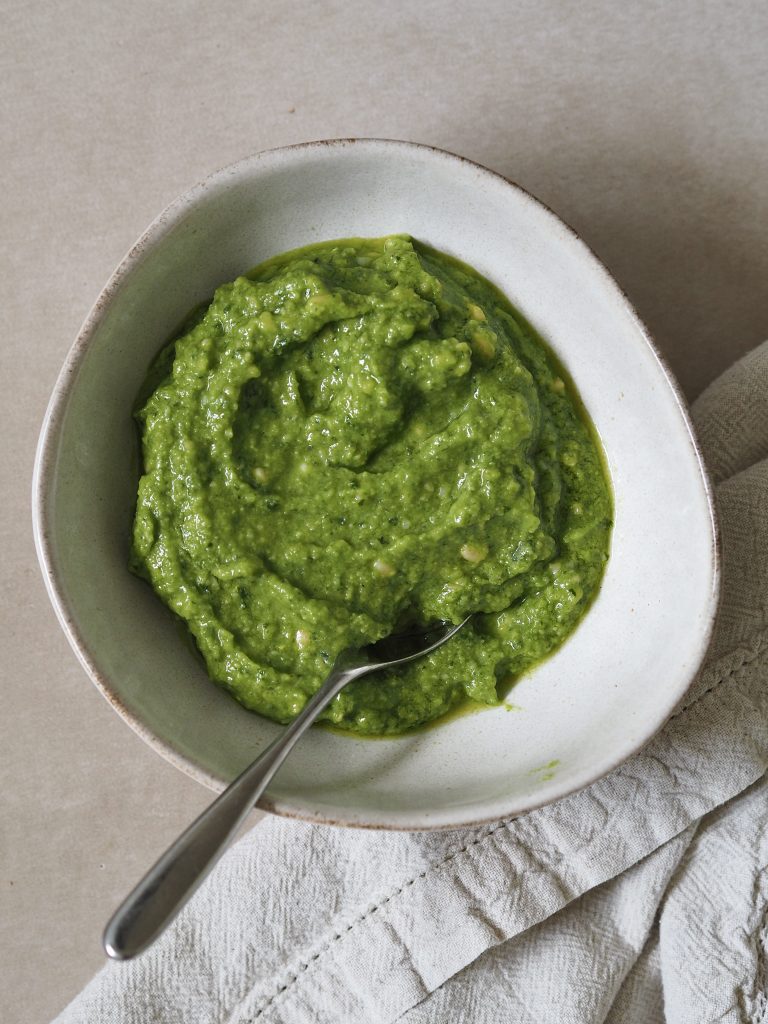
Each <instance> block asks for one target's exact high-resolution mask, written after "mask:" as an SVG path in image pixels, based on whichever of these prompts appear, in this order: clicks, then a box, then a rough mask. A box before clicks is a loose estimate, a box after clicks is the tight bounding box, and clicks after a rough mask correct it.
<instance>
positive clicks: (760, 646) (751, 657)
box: [232, 632, 768, 1024]
mask: <svg viewBox="0 0 768 1024" xmlns="http://www.w3.org/2000/svg"><path fill="white" fill-rule="evenodd" d="M767 648H768V634H767V633H765V632H762V633H761V634H760V635H759V636H758V637H757V642H756V644H755V646H754V647H753V648H752V649H751V650H749V651H746V652H743V653H742V657H741V659H740V660H739V661H738V662H737V664H736V665H734V666H732V667H731V668H730V669H729V670H728V671H727V672H726V673H725V674H724V675H722V676H719V677H718V678H717V679H716V680H715V682H713V683H712V685H711V686H708V687H707V689H706V690H703V691H702V692H701V693H700V694H698V695H697V696H696V698H695V699H694V700H693V701H691V703H690V704H687V705H685V707H683V708H681V709H680V710H679V711H676V712H675V713H674V714H673V715H670V717H669V718H668V719H667V722H670V721H672V720H673V719H675V718H679V717H680V715H682V714H685V713H686V712H688V711H690V710H691V709H692V708H694V707H696V706H697V705H698V704H699V703H700V702H701V701H702V700H703V699H704V698H705V697H707V696H709V694H711V693H712V692H713V691H714V690H716V689H718V687H719V686H721V685H722V684H723V683H726V682H728V680H730V679H732V678H733V676H735V675H737V674H738V673H739V672H741V671H742V669H744V668H746V667H747V666H748V665H751V664H752V663H753V662H754V661H757V660H758V659H759V658H760V657H761V656H762V655H763V654H765V653H766V649H767ZM742 650H743V649H742ZM725 657H727V655H726V656H725ZM549 806H552V805H549ZM540 810H542V808H535V809H534V810H531V811H526V812H525V813H523V814H519V815H517V817H515V818H511V819H508V820H506V821H499V822H497V823H495V824H494V825H492V826H490V827H489V828H487V829H486V830H485V831H484V832H483V833H482V834H481V835H479V836H476V837H475V838H474V839H471V840H470V841H469V842H467V843H465V844H464V845H463V846H460V847H459V848H458V849H457V850H453V851H452V852H451V853H449V854H447V855H446V856H445V857H443V858H442V859H441V860H439V861H435V863H434V864H429V865H428V866H427V867H426V868H424V870H423V871H421V872H419V874H418V875H414V876H413V877H412V878H409V879H408V880H407V881H405V882H403V884H402V885H400V886H399V887H398V888H397V889H395V890H393V891H392V892H391V893H389V895H388V896H386V897H384V899H382V900H380V901H379V902H378V903H375V904H374V905H373V906H372V907H369V908H368V909H367V910H364V911H363V912H362V914H359V915H358V916H357V917H356V918H355V919H354V920H353V921H351V922H350V923H349V924H348V925H347V926H346V927H345V928H342V929H341V930H340V931H337V932H334V934H333V935H331V937H330V938H329V939H327V940H326V942H325V943H324V944H323V946H322V947H321V948H320V949H319V950H318V951H317V952H316V953H314V954H313V955H312V956H310V957H307V959H306V960H304V961H302V962H300V963H299V965H298V968H297V969H296V971H295V973H293V972H290V973H287V976H286V981H285V984H283V985H280V986H279V987H278V988H277V989H276V990H275V992H273V994H272V995H271V996H269V998H268V999H267V1000H266V1002H264V1003H262V1005H261V1006H260V1007H259V1008H258V1009H257V1010H256V1011H255V1013H253V1015H252V1016H251V1015H249V1016H248V1018H247V1020H245V1021H244V1022H243V1024H254V1022H255V1021H256V1020H257V1019H258V1018H259V1017H261V1016H262V1014H263V1013H264V1011H265V1010H268V1009H269V1008H270V1006H272V1004H273V1003H274V1002H275V1000H276V999H278V997H280V996H281V995H283V993H285V992H286V991H287V990H288V989H289V988H291V987H292V986H293V985H294V984H295V983H296V982H297V981H298V980H299V978H300V977H301V976H302V975H304V974H305V973H306V971H307V970H308V969H309V968H310V967H311V966H312V965H314V964H315V963H317V961H318V960H319V959H320V957H322V956H323V955H324V954H325V953H327V952H328V950H330V949H331V948H332V946H333V945H334V943H335V942H337V941H338V940H340V939H342V938H343V937H344V936H346V935H347V934H349V932H351V931H352V929H353V928H355V927H357V925H359V924H362V923H363V922H364V921H366V920H367V919H368V918H369V917H371V916H372V915H373V914H375V913H376V911H377V910H380V909H381V908H382V907H384V906H386V904H387V903H389V902H390V901H391V900H393V899H394V898H395V897H397V896H399V895H400V894H401V893H403V892H404V891H405V890H406V889H407V888H409V887H410V886H412V885H414V884H415V883H416V882H418V881H419V880H421V879H423V878H426V876H427V875H429V874H431V873H432V872H433V871H436V870H439V869H441V868H443V867H444V866H445V865H446V864H448V863H450V862H451V861H453V860H455V859H456V858H457V857H458V856H460V855H461V854H462V853H466V852H467V851H468V850H469V849H471V848H472V847H473V846H478V845H479V844H480V843H484V842H485V841H486V839H489V838H490V837H491V836H492V835H493V834H494V833H495V832H497V831H499V830H500V829H502V828H508V827H509V825H510V824H512V822H515V823H517V822H518V821H521V820H522V819H524V818H527V817H529V816H530V815H531V814H534V813H536V811H540ZM232 1020H234V1018H232ZM756 1024H768V1020H766V1014H765V1012H763V1016H762V1018H761V1019H760V1020H759V1021H757V1022H756Z"/></svg>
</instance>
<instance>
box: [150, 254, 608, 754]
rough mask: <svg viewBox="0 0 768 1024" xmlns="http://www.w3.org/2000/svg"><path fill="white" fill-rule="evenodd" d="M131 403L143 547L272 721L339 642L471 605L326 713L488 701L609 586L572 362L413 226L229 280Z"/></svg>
mask: <svg viewBox="0 0 768 1024" xmlns="http://www.w3.org/2000/svg"><path fill="white" fill-rule="evenodd" d="M136 416H137V419H138V422H139V425H140V428H141V433H142V442H143V457H144V475H143V476H142V478H141V480H140V483H139V493H138V502H137V509H136V520H135V524H134V532H133V555H132V568H133V569H134V571H136V572H137V573H139V574H141V575H143V576H144V577H146V578H147V579H148V580H149V581H150V583H151V584H152V586H153V588H154V589H155V591H156V592H157V594H158V595H159V596H160V598H161V599H162V600H163V601H164V602H165V604H167V605H168V607H169V608H171V609H172V610H173V611H174V612H175V613H176V614H177V615H179V616H180V617H181V618H182V619H184V620H185V621H186V623H187V625H188V627H189V629H190V630H191V632H192V634H193V635H194V637H195V640H196V642H197V646H198V647H199V649H200V651H201V652H202V655H203V657H204V658H205V661H206V665H207V668H208V672H209V674H210V676H211V678H212V679H213V680H215V681H216V682H218V683H221V684H222V685H223V686H225V687H227V689H228V690H229V691H230V692H231V693H232V694H233V695H234V696H235V697H236V698H237V699H238V700H239V701H240V702H241V703H242V704H244V705H245V707H247V708H249V709H250V710H252V711H257V712H259V713H260V714H262V715H266V716H267V717H269V718H272V719H275V720H276V721H279V722H287V721H289V720H290V719H291V718H292V717H294V716H295V715H296V714H297V713H298V712H299V711H300V710H301V708H302V707H303V705H304V704H305V702H306V700H307V698H308V697H309V696H310V695H311V694H312V693H313V692H314V691H315V690H316V689H317V688H318V687H319V685H320V683H321V682H322V680H323V678H324V677H325V676H326V675H327V673H328V670H329V668H330V666H331V665H332V664H333V661H334V659H335V657H336V655H337V654H338V653H339V652H340V651H341V650H343V649H344V648H347V647H357V646H360V645H363V644H366V643H369V642H371V641H373V640H376V639H378V638H380V637H383V636H385V635H387V634H389V633H390V632H392V631H393V630H394V629H396V628H400V627H402V625H403V624H404V623H420V624H423V623H429V622H432V621H434V620H438V619H444V620H450V621H452V622H456V621H458V620H459V619H461V618H463V617H464V616H465V615H467V614H469V613H470V612H474V613H477V614H476V615H475V617H474V619H473V621H472V623H471V624H470V626H469V627H467V628H466V629H465V630H464V631H463V632H462V633H461V634H459V636H458V637H456V639H454V640H452V641H451V642H450V643H449V644H446V645H445V646H444V647H442V648H441V649H440V650H438V651H436V652H435V653H434V654H432V655H430V656H429V657H428V658H425V659H422V660H421V661H419V662H416V663H414V664H413V665H412V666H410V667H409V668H407V669H406V670H403V671H401V672H399V673H396V674H391V675H389V676H387V677H382V676H373V677H371V678H370V679H363V680H359V681H357V682H355V683H353V684H351V685H350V686H348V687H347V688H346V689H345V690H344V691H343V692H342V693H341V694H340V695H339V696H338V697H337V698H336V699H335V700H334V701H333V703H332V704H331V706H330V707H329V708H328V710H327V711H326V712H325V714H324V718H325V720H326V721H327V722H329V723H332V724H334V725H335V726H337V727H340V728H342V729H347V730H352V731H354V732H356V733H362V734H369V735H382V734H395V733H401V732H405V731H407V730H409V729H412V728H414V727H416V726H419V725H422V724H424V723H426V722H430V721H432V720H434V719H436V718H439V717H440V716H442V715H444V714H446V713H447V712H449V711H451V710H452V709H455V708H457V707H458V706H459V705H461V704H462V703H465V702H466V701H467V700H468V699H469V700H471V701H476V702H479V703H481V704H487V705H494V704H498V703H500V702H501V700H502V699H503V696H504V693H505V692H506V689H508V686H509V684H510V681H511V680H513V679H514V678H515V677H517V676H518V675H519V674H520V673H521V672H523V671H525V669H527V668H528V667H529V666H531V665H533V664H534V663H536V662H537V661H540V660H541V659H542V658H544V657H546V655H548V654H549V653H551V652H552V651H553V650H554V649H555V648H556V647H558V646H559V645H560V644H561V643H562V642H563V640H564V639H565V638H566V637H567V636H568V634H569V633H571V632H572V630H573V629H574V627H575V626H576V624H577V623H578V621H579V619H580V618H581V617H582V615H583V614H584V612H585V610H586V609H587V607H588V605H589V603H590V601H591V599H592V598H593V597H594V595H595V593H596V591H597V588H598V587H599V584H600V580H601V577H602V574H603V570H604V567H605V562H606V559H607V557H608V549H609V543H610V529H611V516H612V501H611V495H610V489H609V486H608V483H607V480H606V476H605V473H604V470H603V464H602V458H601V453H600V450H599V447H598V444H597V442H596V439H595V436H594V433H593V431H592V429H591V427H590V425H589V422H588V420H587V418H586V414H584V413H583V410H581V407H580V404H579V401H578V397H577V396H576V394H575V392H574V390H573V388H572V385H571V384H570V382H569V381H568V380H567V378H566V376H565V374H564V373H563V371H562V370H561V369H560V368H559V366H558V364H557V362H556V361H555V360H554V358H553V357H552V355H551V354H550V353H549V351H548V350H547V348H546V346H545V345H544V344H543V343H542V341H541V340H540V339H539V338H538V337H537V336H536V334H535V333H534V332H533V330H532V329H531V328H530V327H529V326H528V325H527V324H526V322H525V321H524V320H523V319H522V318H521V317H520V315H519V314H518V313H516V311H515V310H514V309H513V308H512V307H511V306H510V304H509V303H508V302H507V301H506V299H505V298H504V297H503V296H502V295H501V293H500V292H499V291H498V290H497V289H496V288H494V287H493V285H491V284H490V282H488V281H487V280H486V279H485V278H483V277H481V276H480V275H479V274H478V273H476V272H475V271H474V270H472V269H471V268H470V267H467V266H465V265H464V264H460V263H458V262H457V261H456V260H453V259H451V258H449V257H447V256H445V255H443V254H441V253H439V252H436V251H435V250H433V249H430V248H428V247H427V246H425V245H422V244H421V243H419V242H416V241H413V240H412V239H410V238H408V237H406V236H393V237H390V238H383V239H349V240H344V241H336V242H326V243H322V244H318V245H312V246H309V247H307V248H305V249H301V250H296V251H294V252H290V253H286V254H285V255H282V256H278V257H276V258H274V259H271V260H268V261H267V262H266V263H264V264H262V265H261V266H259V267H257V268H256V269H255V270H253V271H252V272H251V273H250V274H248V275H247V276H245V277H240V278H238V279H237V280H236V281H234V282H233V283H231V284H226V285H223V286H222V287H220V288H219V289H218V290H217V291H216V293H215V295H214V297H213V300H212V302H211V303H210V305H208V306H207V307H203V308H201V310H199V311H198V312H197V314H196V315H195V316H194V317H193V318H191V319H190V320H189V321H188V322H187V323H186V324H185V325H184V328H183V329H182V334H181V336H180V337H178V338H177V339H176V340H175V341H174V342H172V343H171V344H170V345H168V346H167V347H166V348H165V349H164V350H163V352H161V354H160V355H159V356H158V358H157V360H156V361H155V363H154V365H153V366H152V368H151V369H150V372H149V375H148V377H147V381H146V383H145V386H144V387H143V388H142V392H141V395H140V398H139V402H138V406H137V413H136Z"/></svg>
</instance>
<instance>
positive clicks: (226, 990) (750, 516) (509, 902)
mask: <svg viewBox="0 0 768 1024" xmlns="http://www.w3.org/2000/svg"><path fill="white" fill-rule="evenodd" d="M693 415H694V420H695V423H696V427H697V429H698V434H699V438H700V441H701V443H702V446H703V449H704V454H705V458H706V460H707V463H708V465H709V468H710V471H711V473H712V475H713V479H714V481H715V483H716V493H717V505H718V511H719V516H720V525H721V530H722V542H723V571H724V576H723V602H722V608H721V612H720V615H719V619H718V625H717V628H716V632H715V636H714V638H713V642H712V645H711V648H710V652H709V655H708V658H707V662H706V664H705V666H704V668H703V670H702V671H701V672H700V673H699V675H698V677H697V679H696V681H695V683H694V685H693V686H692V687H691V689H690V690H689V691H688V693H687V694H686V696H685V697H684V699H683V700H682V702H681V703H680V705H679V706H678V708H677V709H676V710H675V712H674V713H673V715H672V716H671V718H670V719H669V721H668V722H667V724H666V726H665V727H664V729H663V730H662V731H661V732H660V733H659V734H658V735H657V736H656V737H655V739H653V740H652V741H651V742H650V743H649V744H648V745H647V746H646V747H645V748H644V749H643V750H642V751H641V752H640V753H638V754H636V755H635V756H633V757H632V758H631V759H630V760H629V761H627V762H625V763H624V764H623V765H621V766H620V767H619V768H617V769H615V770H614V771H612V772H611V773H610V774H609V775H607V776H605V777H604V778H603V779H601V780H600V781H598V782H596V783H594V784H593V785H591V786H589V787H588V788H586V789H584V790H582V791H581V792H579V793H575V794H573V795H571V796H569V797H566V798H565V799H563V800H560V801H558V802H557V803H555V804H551V805H549V806H547V807H544V808H542V809H540V810H536V811H532V812H530V813H528V814H524V815H522V816H521V817H519V818H516V819H514V820H513V821H500V822H497V823H495V824H493V825H490V826H485V827H482V828H478V829H470V830H462V831H458V832H448V833H406V834H403V833H394V834H393V833H386V832H364V831H354V830H343V829H337V828H333V827H325V826H317V825H309V824H305V823H301V822H294V821H287V820H284V819H279V818H275V817H267V818H265V819H264V820H263V821H261V822H260V823H259V824H258V825H257V826H256V827H255V828H254V829H253V830H252V831H251V832H250V833H249V834H248V835H246V836H245V837H244V838H243V839H241V840H240V841H239V842H238V843H236V844H235V846H234V847H233V848H232V849H231V850H230V851H229V852H228V854H227V855H226V856H225V857H224V858H223V860H222V861H221V862H220V864H219V865H218V867H217V868H216V869H215V871H214V872H213V874H212V875H211V877H210V878H209V879H208V881H207V882H206V883H205V884H204V885H203V886H202V887H201V889H200V890H199V891H198V893H197V894H196V896H195V897H194V898H193V900H192V901H191V903H190V904H189V905H188V907H187V908H186V909H185V910H184V911H183V912H182V913H181V915H180V916H179V918H178V919H177V920H176V922H175V923H174V925H173V926H172V927H171V928H170V929H169V930H168V932H167V933H166V934H165V935H164V936H163V937H162V938H161V939H160V940H159V941H158V942H157V943H156V944H155V946H153V947H152V948H151V949H150V950H149V951H148V952H146V953H145V954H144V955H143V956H141V957H140V958H138V959H137V960H135V961H132V962H129V963H123V964H109V965H107V966H106V967H105V968H104V969H103V970H102V971H101V972H100V973H99V974H98V975H97V976H96V977H95V978H94V980H93V981H92V982H91V983H90V984H89V985H88V987H87V988H86V989H85V990H84V991H83V992H82V993H81V994H80V996H78V997H77V998H76V999H75V1000H74V1002H73V1003H71V1004H70V1006H69V1007H68V1008H67V1009H66V1010H65V1011H64V1012H63V1013H62V1014H61V1015H60V1017H59V1018H57V1021H58V1024H86V1022H87V1024H149V1022H162V1024H177V1022H178V1024H196V1022H201V1024H202V1022H206V1024H305V1022H306V1024H310V1022H312V1024H314V1022H322V1024H336V1022H358V1021H359V1022H365V1024H389V1022H392V1021H396V1020H398V1021H405V1022H407V1024H427V1022H434V1021H440V1022H443V1021H446V1022H447V1021H454V1020H456V1021H459V1020H461V1021H471V1022H472V1024H485V1022H488V1024H490V1022H494V1024H498V1022H502V1021H504V1022H505V1021H509V1022H515V1024H528V1022H530V1024H534V1022H535V1024H547V1022H552V1024H555V1022H557V1024H562V1022H574V1024H575V1022H578V1024H582V1022H583V1024H593V1022H594V1024H602V1022H606V1024H646V1022H647V1024H651V1022H653V1024H657V1022H658V1021H660V1020H662V1019H664V1018H666V1020H667V1021H669V1022H673V1024H684V1022H685V1024H687V1022H691V1024H694V1022H695V1024H703V1022H706V1021H715V1020H717V1021H723V1022H730V1021H733V1022H740V1024H745V1022H749V1024H768V914H767V908H768V872H767V871H766V867H767V866H768V785H767V784H766V779H765V773H766V769H767V768H768V342H766V343H765V344H764V345H762V346H760V347H759V348H758V349H756V350H755V351H754V352H752V353H751V354H750V355H748V356H747V357H746V358H744V359H742V360H741V361H740V362H738V363H737V364H736V365H735V366H734V367H732V368H731V369H730V370H729V371H728V372H727V373H726V374H724V375H723V376H722V377H721V378H720V379H719V380H717V381H716V382H715V383H714V384H713V385H711V387H710V388H709V389H708V390H707V391H706V392H704V394H703V395H702V396H701V397H700V398H699V399H698V401H697V402H696V403H695V405H694V407H693Z"/></svg>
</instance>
